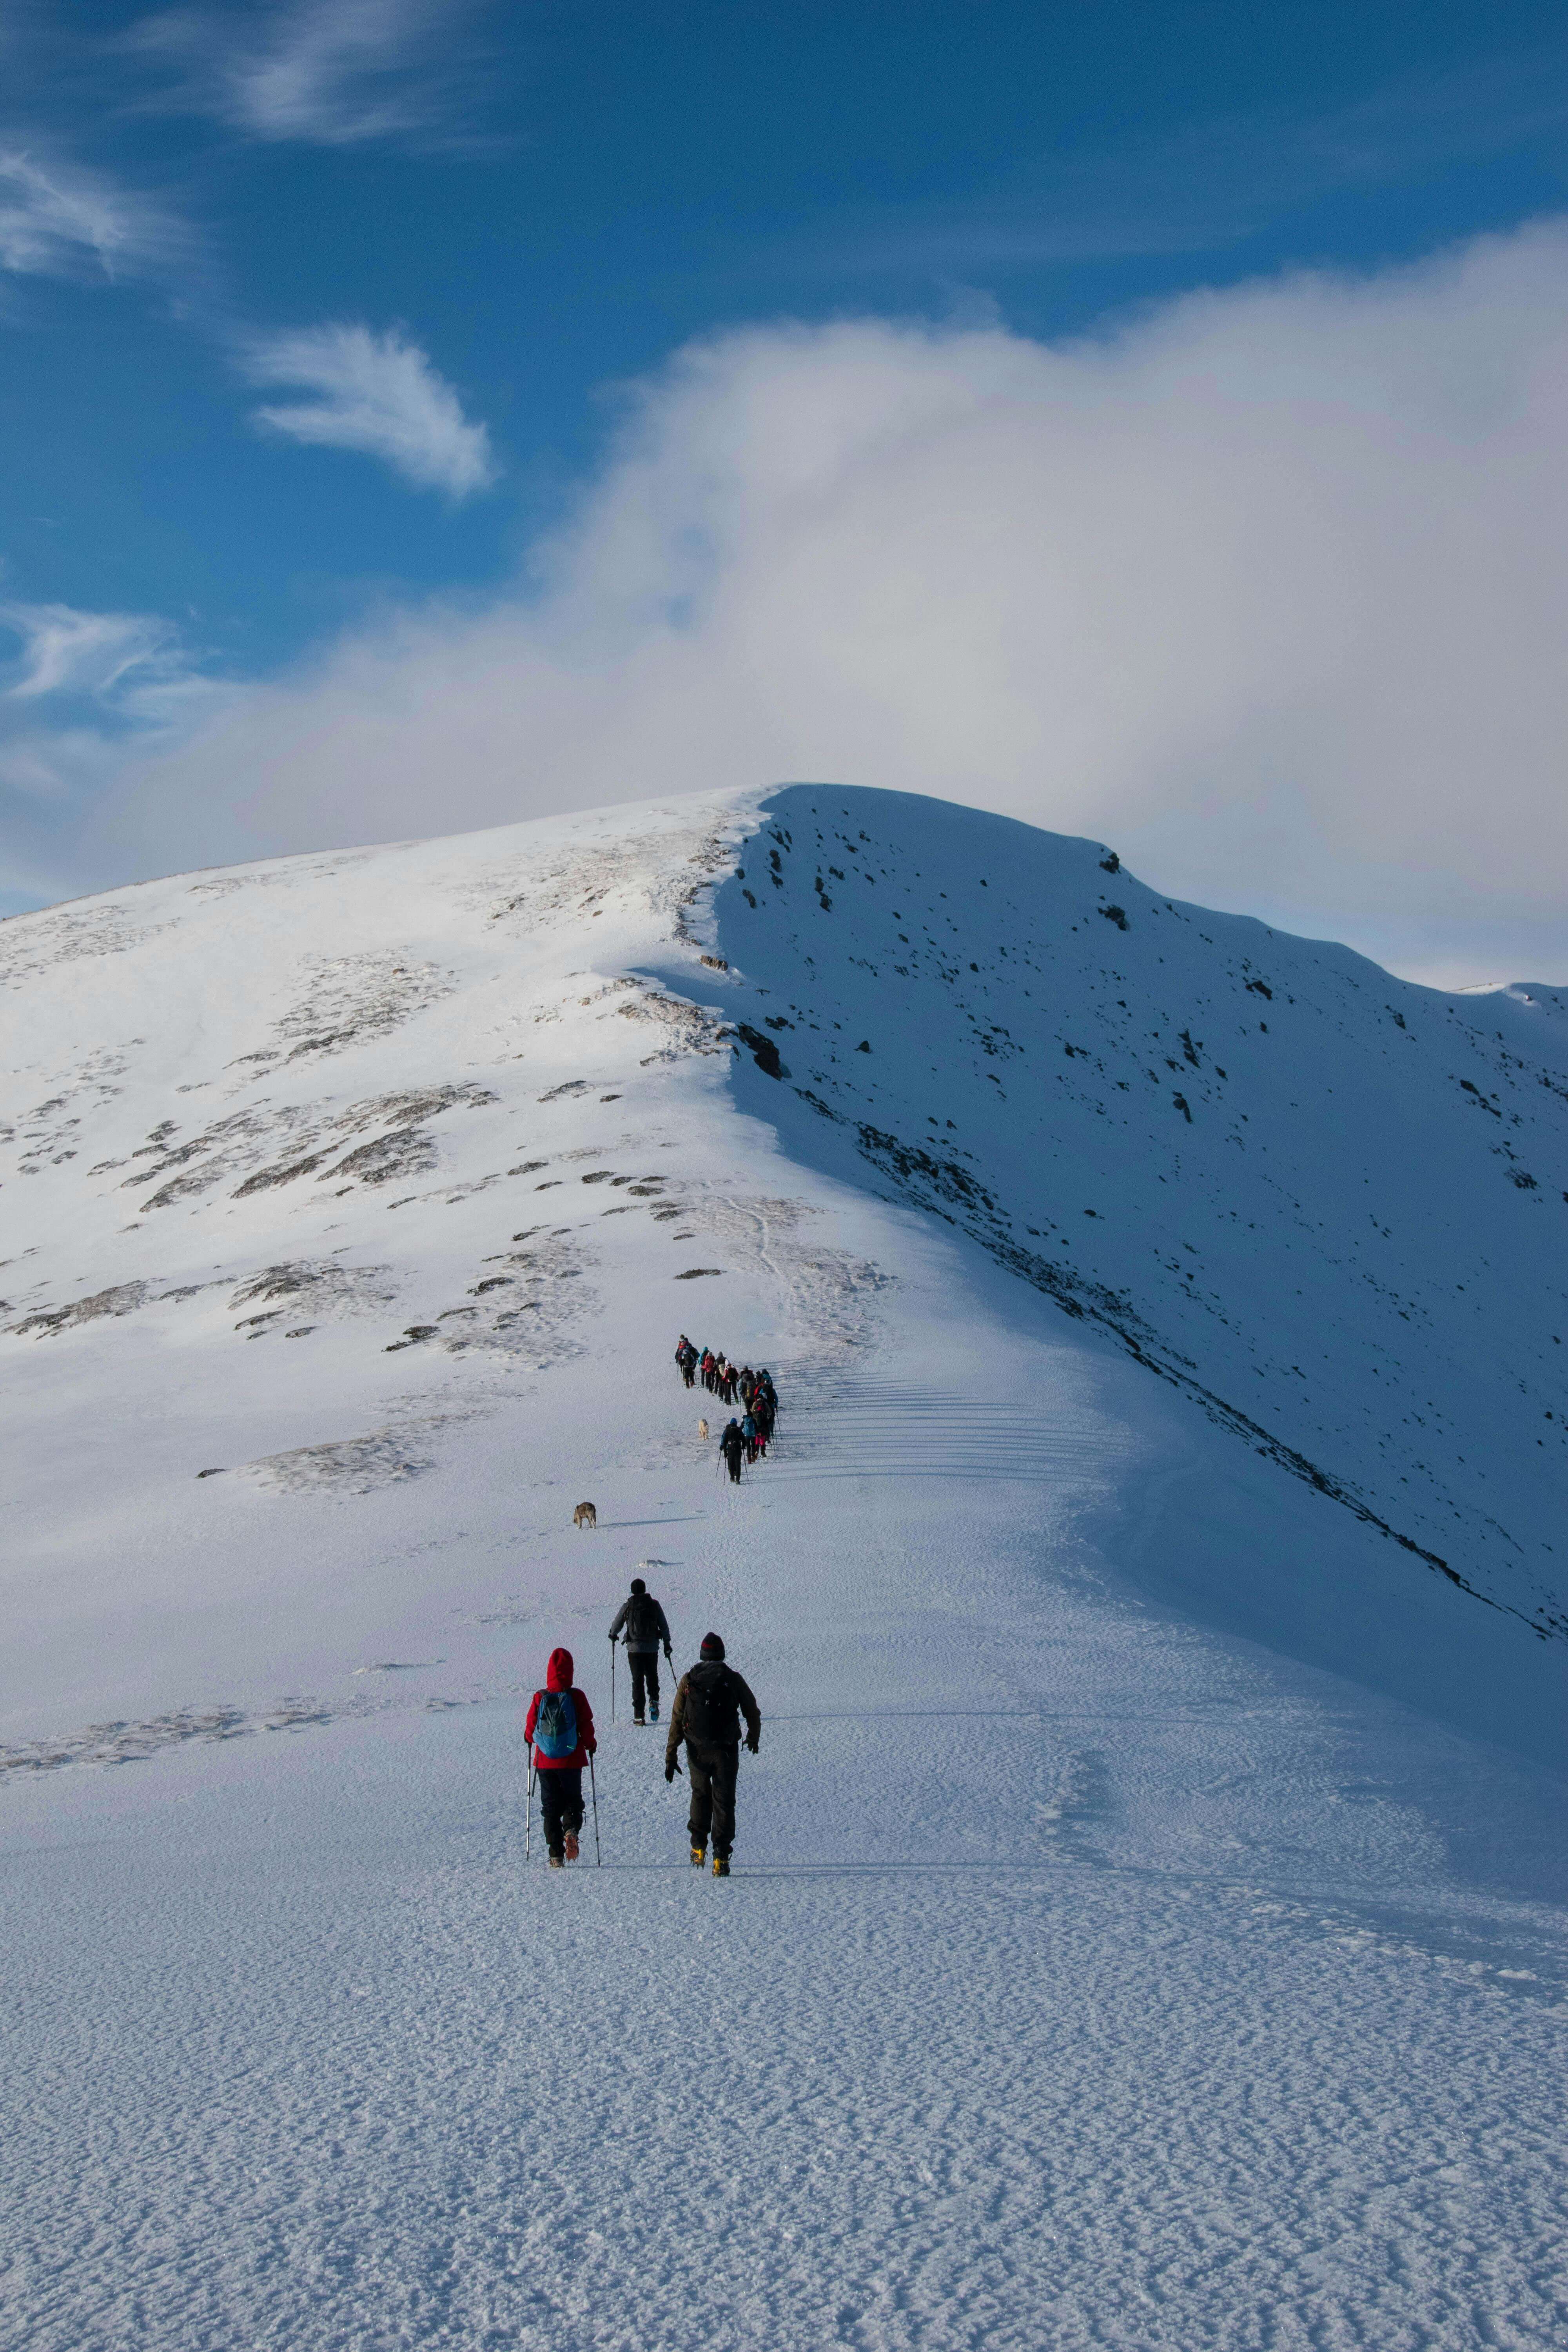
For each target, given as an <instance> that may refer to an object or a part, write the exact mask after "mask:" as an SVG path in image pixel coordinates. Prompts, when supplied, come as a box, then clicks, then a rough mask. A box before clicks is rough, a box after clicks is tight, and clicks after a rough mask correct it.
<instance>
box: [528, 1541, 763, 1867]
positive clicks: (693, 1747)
mask: <svg viewBox="0 0 1568 2352" xmlns="http://www.w3.org/2000/svg"><path fill="white" fill-rule="evenodd" d="M610 1640H611V1642H612V1643H615V1642H616V1641H619V1642H621V1643H624V1644H625V1647H626V1664H628V1665H629V1667H630V1668H631V1675H632V1720H633V1722H634V1723H638V1724H646V1723H648V1722H650V1721H651V1722H654V1723H657V1722H658V1654H659V1651H660V1649H661V1648H662V1650H663V1652H664V1654H665V1659H666V1662H667V1664H668V1666H669V1670H670V1673H671V1674H672V1675H673V1674H674V1672H675V1660H674V1657H673V1655H672V1653H671V1644H670V1635H669V1620H668V1618H667V1617H666V1615H665V1613H664V1611H663V1609H662V1608H661V1607H660V1605H659V1603H658V1601H656V1600H655V1598H654V1596H653V1594H652V1593H651V1592H650V1591H648V1589H647V1584H646V1583H645V1582H644V1580H643V1579H642V1578H641V1577H640V1576H634V1577H633V1579H632V1589H631V1591H630V1592H629V1593H628V1594H627V1596H626V1600H625V1601H623V1602H622V1603H621V1606H620V1608H619V1609H618V1610H617V1611H616V1617H615V1621H614V1622H613V1623H612V1625H611V1627H610ZM574 1671H575V1667H574V1659H573V1656H572V1653H571V1651H570V1650H552V1652H551V1654H550V1664H549V1665H548V1667H547V1669H546V1671H545V1677H544V1688H543V1689H542V1691H535V1692H534V1694H533V1700H532V1704H531V1706H530V1707H529V1710H528V1720H527V1722H526V1723H525V1724H524V1725H523V1731H522V1736H523V1738H524V1739H525V1740H526V1741H527V1743H528V1751H529V1784H530V1785H529V1819H530V1822H531V1821H532V1806H533V1795H532V1784H533V1782H534V1781H535V1780H537V1781H538V1783H539V1810H540V1815H541V1819H542V1822H543V1824H544V1843H545V1848H546V1851H547V1853H548V1855H549V1859H550V1867H551V1868H552V1870H560V1869H563V1867H564V1866H565V1864H567V1863H569V1862H575V1861H576V1860H577V1858H578V1854H579V1853H580V1851H581V1848H580V1845H579V1838H580V1836H581V1832H582V1829H583V1820H584V1813H583V1771H584V1766H586V1767H587V1769H588V1773H589V1777H590V1780H592V1778H593V1770H594V1765H593V1759H594V1757H595V1754H596V1753H597V1750H598V1745H599V1743H598V1739H597V1738H596V1736H595V1730H594V1710H593V1708H592V1707H591V1706H589V1704H588V1696H587V1693H586V1692H585V1691H581V1690H579V1689H578V1688H577V1686H576V1685H575V1683H574V1681H573V1679H572V1677H573V1675H574ZM611 1671H612V1674H613V1672H614V1659H613V1656H612V1662H611ZM742 1721H743V1722H744V1725H745V1738H746V1746H747V1747H748V1748H750V1749H751V1751H752V1755H753V1756H754V1755H755V1754H756V1753H757V1749H758V1746H759V1744H760V1742H761V1739H762V1734H763V1718H762V1715H761V1712H760V1710H759V1708H758V1706H757V1702H756V1700H755V1699H754V1698H753V1697H752V1692H751V1689H750V1687H749V1686H748V1685H747V1683H746V1682H745V1680H744V1678H743V1677H742V1675H738V1674H737V1673H736V1672H735V1670H734V1668H733V1666H731V1665H729V1664H726V1663H725V1658H724V1644H723V1643H722V1641H721V1639H720V1637H719V1635H718V1634H717V1633H704V1635H703V1636H702V1646H701V1650H700V1654H699V1657H698V1661H697V1664H695V1665H694V1666H692V1667H689V1669H688V1671H687V1672H686V1673H685V1674H683V1675H681V1677H680V1679H679V1682H678V1683H677V1685H676V1688H675V1704H674V1706H672V1707H671V1709H670V1716H669V1731H668V1737H667V1738H666V1740H665V1747H664V1777H665V1780H666V1781H667V1782H673V1780H674V1779H675V1776H676V1774H677V1773H678V1772H679V1769H680V1763H679V1755H680V1749H681V1747H682V1745H683V1744H684V1746H685V1748H686V1771H687V1778H688V1780H689V1782H690V1788H691V1802H690V1805H689V1809H688V1814H687V1826H688V1829H689V1832H690V1838H691V1860H692V1863H693V1865H694V1866H695V1867H696V1868H697V1869H699V1870H700V1869H701V1867H702V1865H703V1864H704V1863H705V1862H706V1861H707V1859H708V1846H709V1841H710V1839H711V1841H712V1847H713V1875H714V1877H715V1878H728V1877H729V1875H730V1854H731V1848H732V1846H733V1844H734V1842H735V1784H736V1779H737V1776H738V1774H739V1771H740V1765H741V1726H742ZM595 1805H596V1799H595Z"/></svg>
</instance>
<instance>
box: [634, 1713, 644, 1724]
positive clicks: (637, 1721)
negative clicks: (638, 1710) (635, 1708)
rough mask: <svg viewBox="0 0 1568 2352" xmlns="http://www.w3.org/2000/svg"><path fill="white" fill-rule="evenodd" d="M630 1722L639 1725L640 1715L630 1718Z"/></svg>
mask: <svg viewBox="0 0 1568 2352" xmlns="http://www.w3.org/2000/svg"><path fill="white" fill-rule="evenodd" d="M632 1721H633V1722H634V1723H640V1722H641V1721H642V1717H641V1716H640V1715H634V1716H633V1717H632Z"/></svg>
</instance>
